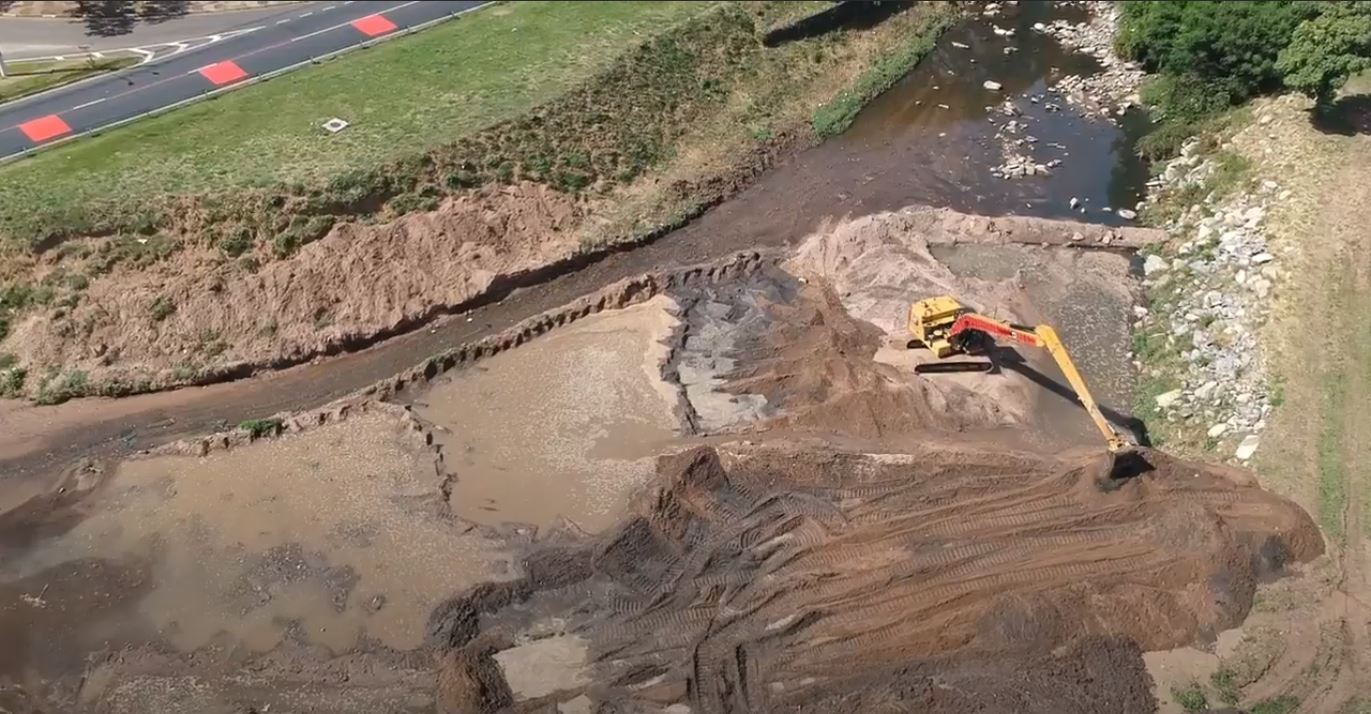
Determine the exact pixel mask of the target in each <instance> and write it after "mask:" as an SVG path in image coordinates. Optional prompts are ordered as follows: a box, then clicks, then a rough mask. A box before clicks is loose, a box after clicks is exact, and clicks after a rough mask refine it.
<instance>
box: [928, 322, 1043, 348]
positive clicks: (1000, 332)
mask: <svg viewBox="0 0 1371 714" xmlns="http://www.w3.org/2000/svg"><path fill="white" fill-rule="evenodd" d="M965 330H980V331H981V332H988V333H990V334H991V335H994V336H995V337H1002V338H1006V337H1007V338H1009V339H1012V340H1014V341H1015V342H1019V343H1022V344H1025V345H1030V346H1037V344H1038V338H1037V336H1036V335H1034V334H1032V333H1031V332H1024V331H1019V330H1015V329H1013V328H1011V327H1007V326H1005V325H1003V324H1001V323H998V322H994V321H992V320H986V319H984V318H981V317H979V316H976V315H962V316H961V317H959V318H957V321H956V322H955V323H953V325H952V329H951V330H950V331H949V335H955V334H957V333H959V332H963V331H965Z"/></svg>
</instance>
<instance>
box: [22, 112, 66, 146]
mask: <svg viewBox="0 0 1371 714" xmlns="http://www.w3.org/2000/svg"><path fill="white" fill-rule="evenodd" d="M19 131H22V132H24V136H27V137H28V138H29V141H32V142H34V143H38V142H42V141H47V140H48V139H54V138H56V137H59V136H62V135H63V134H70V133H71V127H69V126H67V123H66V122H64V121H62V117H59V116H57V115H56V114H49V115H47V116H45V117H38V118H37V119H33V120H30V121H26V122H24V123H23V124H20V125H19Z"/></svg>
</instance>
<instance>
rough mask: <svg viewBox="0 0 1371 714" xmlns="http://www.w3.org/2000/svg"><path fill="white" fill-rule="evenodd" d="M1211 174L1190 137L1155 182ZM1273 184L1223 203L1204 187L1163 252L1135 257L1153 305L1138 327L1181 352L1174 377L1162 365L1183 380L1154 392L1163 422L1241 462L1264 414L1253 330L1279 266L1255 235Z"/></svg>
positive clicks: (1261, 236)
mask: <svg viewBox="0 0 1371 714" xmlns="http://www.w3.org/2000/svg"><path fill="white" fill-rule="evenodd" d="M1214 171H1215V164H1214V161H1213V160H1212V159H1206V158H1204V157H1201V156H1200V155H1198V154H1197V152H1196V142H1193V141H1192V142H1191V143H1190V144H1188V145H1187V146H1186V147H1185V148H1184V150H1183V151H1182V152H1181V155H1180V156H1179V157H1178V158H1176V159H1174V160H1172V161H1171V162H1170V163H1168V165H1167V167H1166V170H1165V171H1164V172H1163V173H1162V175H1161V176H1160V177H1159V178H1158V179H1156V180H1155V184H1156V185H1155V187H1154V188H1155V189H1160V190H1162V191H1175V190H1181V189H1185V188H1187V187H1193V186H1196V185H1200V184H1202V182H1203V181H1204V180H1205V179H1207V178H1208V177H1209V176H1210V175H1212V174H1213V172H1214ZM1279 189H1280V186H1279V184H1277V183H1276V182H1275V181H1265V182H1263V183H1262V184H1261V186H1260V187H1259V188H1257V189H1255V190H1252V191H1248V192H1242V193H1239V194H1237V195H1234V196H1230V197H1227V198H1224V199H1222V200H1218V199H1216V198H1215V197H1214V195H1213V194H1212V193H1211V194H1210V195H1209V196H1208V197H1206V198H1205V199H1204V200H1203V201H1201V202H1199V203H1196V204H1195V205H1192V206H1190V207H1189V208H1188V209H1187V210H1186V211H1185V212H1184V213H1182V214H1181V215H1180V216H1179V217H1178V218H1175V219H1173V220H1171V221H1170V222H1168V223H1167V225H1166V230H1167V232H1168V233H1169V234H1170V235H1171V241H1170V243H1169V245H1170V247H1169V248H1168V250H1167V251H1166V254H1165V255H1149V256H1148V257H1147V258H1146V260H1145V262H1144V263H1143V272H1144V274H1145V276H1146V277H1145V278H1144V284H1145V285H1147V287H1148V288H1149V293H1150V294H1151V295H1153V296H1154V301H1153V304H1152V305H1151V311H1150V312H1149V310H1148V309H1146V308H1138V311H1137V314H1138V324H1137V327H1138V328H1139V329H1142V330H1146V331H1147V332H1148V333H1149V334H1153V335H1162V336H1163V337H1162V339H1165V341H1166V343H1167V344H1168V345H1169V346H1170V347H1172V348H1173V349H1174V350H1176V351H1177V352H1178V353H1179V355H1180V358H1181V365H1180V367H1179V370H1180V372H1179V374H1175V370H1176V367H1174V366H1168V367H1166V368H1165V369H1166V371H1167V372H1168V373H1170V376H1173V377H1179V378H1180V379H1181V383H1182V386H1181V388H1179V389H1176V390H1173V391H1171V392H1167V393H1165V394H1161V395H1159V396H1157V397H1156V398H1155V399H1156V405H1157V407H1158V410H1159V411H1160V412H1161V413H1162V414H1163V416H1164V417H1165V418H1166V419H1168V420H1172V421H1177V422H1182V423H1187V424H1191V425H1194V426H1196V427H1203V428H1204V430H1205V433H1206V434H1207V436H1208V437H1209V438H1210V439H1213V440H1215V441H1216V442H1218V443H1226V444H1229V445H1230V446H1235V449H1234V451H1233V454H1234V456H1235V457H1237V458H1238V459H1239V460H1246V459H1248V458H1251V456H1252V455H1253V453H1255V451H1256V448H1257V444H1258V435H1259V434H1260V433H1261V431H1262V429H1263V428H1265V426H1266V418H1267V416H1268V415H1269V414H1270V412H1271V394H1270V389H1269V385H1268V383H1267V380H1266V373H1265V370H1264V367H1263V364H1262V358H1261V351H1260V344H1259V342H1258V339H1257V334H1256V332H1257V330H1258V329H1259V328H1260V326H1261V325H1262V323H1263V321H1264V320H1265V318H1266V315H1267V313H1268V310H1269V306H1270V297H1271V293H1272V290H1273V289H1274V285H1275V281H1276V279H1277V277H1278V276H1279V275H1280V270H1281V269H1280V267H1279V262H1280V261H1279V260H1278V259H1277V257H1276V256H1275V255H1273V254H1272V253H1271V251H1270V250H1269V249H1268V247H1267V242H1266V235H1265V233H1264V231H1263V221H1264V220H1265V217H1266V211H1267V207H1268V205H1269V204H1270V203H1271V202H1273V201H1276V200H1279V199H1280V196H1281V193H1280V190H1279ZM1137 366H1138V367H1139V368H1143V367H1144V366H1143V365H1142V364H1140V363H1139V364H1138V365H1137ZM1152 369H1154V370H1155V369H1159V368H1156V367H1154V368H1152ZM1153 376H1158V375H1155V374H1154V375H1153Z"/></svg>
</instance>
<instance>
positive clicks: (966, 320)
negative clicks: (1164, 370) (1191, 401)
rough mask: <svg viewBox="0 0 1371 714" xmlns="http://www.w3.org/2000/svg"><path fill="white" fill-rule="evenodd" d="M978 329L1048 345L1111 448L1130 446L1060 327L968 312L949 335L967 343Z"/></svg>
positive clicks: (1020, 341) (1023, 342) (998, 337)
mask: <svg viewBox="0 0 1371 714" xmlns="http://www.w3.org/2000/svg"><path fill="white" fill-rule="evenodd" d="M977 332H979V333H983V334H985V335H988V336H990V337H991V338H994V339H996V340H1006V341H1012V342H1016V343H1018V344H1021V345H1026V346H1029V347H1041V348H1043V349H1046V350H1047V352H1048V354H1050V355H1052V359H1054V360H1056V361H1057V367H1058V368H1060V369H1061V371H1062V374H1063V375H1065V376H1066V381H1067V382H1070V383H1071V388H1072V389H1073V390H1075V392H1076V396H1077V397H1078V398H1079V399H1080V400H1081V404H1082V405H1083V406H1084V407H1085V411H1086V412H1087V413H1088V414H1090V418H1091V420H1093V421H1094V422H1095V427H1096V428H1097V429H1099V430H1100V433H1101V434H1102V435H1103V436H1104V440H1105V443H1107V444H1108V446H1109V451H1110V452H1111V453H1115V454H1117V453H1120V452H1123V451H1127V450H1129V448H1130V446H1129V444H1128V442H1126V441H1124V440H1123V438H1121V437H1120V436H1119V434H1118V432H1116V431H1114V427H1113V426H1111V425H1110V424H1109V421H1108V420H1107V419H1105V418H1104V414H1102V413H1100V407H1099V405H1098V404H1096V403H1095V398H1094V397H1093V396H1092V395H1091V394H1090V389H1089V388H1088V387H1086V386H1085V379H1083V378H1082V377H1081V373H1080V370H1078V369H1076V363H1075V362H1073V361H1072V359H1071V355H1070V353H1068V352H1067V351H1066V346H1065V345H1063V344H1062V341H1061V338H1060V337H1058V336H1057V331H1056V330H1054V329H1052V327H1051V326H1050V325H1038V326H1037V327H1027V326H1024V325H1014V324H1011V323H1008V322H1001V321H999V320H995V319H991V318H989V317H986V316H984V315H978V314H976V313H973V312H965V313H962V314H961V315H959V316H958V317H957V320H956V322H954V323H953V324H952V327H951V329H949V330H948V338H949V339H950V340H951V341H952V342H953V344H967V343H968V342H974V340H970V338H971V336H972V335H973V334H974V333H977Z"/></svg>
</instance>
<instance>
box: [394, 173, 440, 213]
mask: <svg viewBox="0 0 1371 714" xmlns="http://www.w3.org/2000/svg"><path fill="white" fill-rule="evenodd" d="M449 178H451V177H449ZM449 185H451V182H450V181H449ZM386 205H387V206H390V210H392V211H394V212H395V213H397V214H400V215H404V214H406V213H424V212H427V211H433V210H437V208H438V198H437V197H436V196H425V195H422V194H418V193H402V194H400V195H399V196H396V197H395V198H392V199H390V202H389V203H387V204H386Z"/></svg>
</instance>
